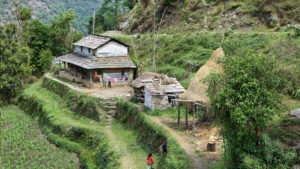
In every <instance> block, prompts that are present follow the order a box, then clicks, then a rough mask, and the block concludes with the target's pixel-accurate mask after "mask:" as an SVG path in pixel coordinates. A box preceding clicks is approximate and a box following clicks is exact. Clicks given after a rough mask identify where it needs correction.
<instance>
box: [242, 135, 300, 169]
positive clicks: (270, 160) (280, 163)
mask: <svg viewBox="0 0 300 169" xmlns="http://www.w3.org/2000/svg"><path fill="white" fill-rule="evenodd" d="M296 160H297V154H296V151H295V149H288V150H284V149H283V148H282V146H281V144H280V143H279V142H278V141H274V140H271V139H270V137H268V136H267V135H262V140H261V149H260V151H259V152H258V155H257V156H256V157H255V156H254V155H249V154H247V155H245V156H244V158H243V164H242V168H245V169H253V168H274V169H282V168H290V167H291V166H292V165H293V164H295V163H296V162H297V161H296Z"/></svg>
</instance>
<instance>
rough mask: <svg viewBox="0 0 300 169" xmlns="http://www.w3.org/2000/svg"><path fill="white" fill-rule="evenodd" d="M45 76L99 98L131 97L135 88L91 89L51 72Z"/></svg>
mask: <svg viewBox="0 0 300 169" xmlns="http://www.w3.org/2000/svg"><path fill="white" fill-rule="evenodd" d="M45 77H47V78H50V79H52V80H54V81H57V82H59V83H61V84H64V85H66V86H68V87H69V88H71V89H72V90H76V91H78V92H81V93H86V94H89V95H91V96H93V97H97V98H104V99H106V98H110V97H119V98H124V99H126V98H127V97H130V92H131V91H132V90H133V89H132V88H131V87H129V86H115V87H112V88H99V89H89V88H86V87H83V86H79V85H78V84H76V83H67V82H64V81H62V80H59V79H57V78H55V77H52V76H51V75H50V74H49V73H47V74H45Z"/></svg>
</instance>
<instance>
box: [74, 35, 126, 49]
mask: <svg viewBox="0 0 300 169" xmlns="http://www.w3.org/2000/svg"><path fill="white" fill-rule="evenodd" d="M110 41H116V42H118V43H120V44H123V45H124V46H127V47H129V46H128V45H126V44H124V43H122V42H120V41H118V40H116V39H114V38H111V37H107V36H97V35H87V36H86V37H84V38H82V39H81V40H79V41H77V42H75V43H73V45H75V46H83V47H86V48H90V49H97V48H98V47H100V46H102V45H105V44H107V43H108V42H110Z"/></svg>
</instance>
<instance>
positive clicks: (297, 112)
mask: <svg viewBox="0 0 300 169" xmlns="http://www.w3.org/2000/svg"><path fill="white" fill-rule="evenodd" d="M290 117H296V118H299V117H300V108H298V109H295V110H292V111H291V113H290Z"/></svg>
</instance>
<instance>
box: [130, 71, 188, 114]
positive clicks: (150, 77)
mask: <svg viewBox="0 0 300 169" xmlns="http://www.w3.org/2000/svg"><path fill="white" fill-rule="evenodd" d="M131 86H132V87H133V88H134V95H135V97H136V98H137V100H138V101H140V102H142V103H144V104H145V106H147V107H149V108H150V109H152V110H153V109H166V108H168V107H171V105H172V99H176V98H178V96H179V94H182V93H183V92H184V91H185V89H184V88H183V87H182V86H181V84H180V83H179V82H178V81H177V80H176V78H170V77H168V76H167V75H160V74H157V73H152V72H147V73H144V74H142V75H141V76H140V77H138V78H137V79H135V80H134V81H133V82H132V83H131Z"/></svg>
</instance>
